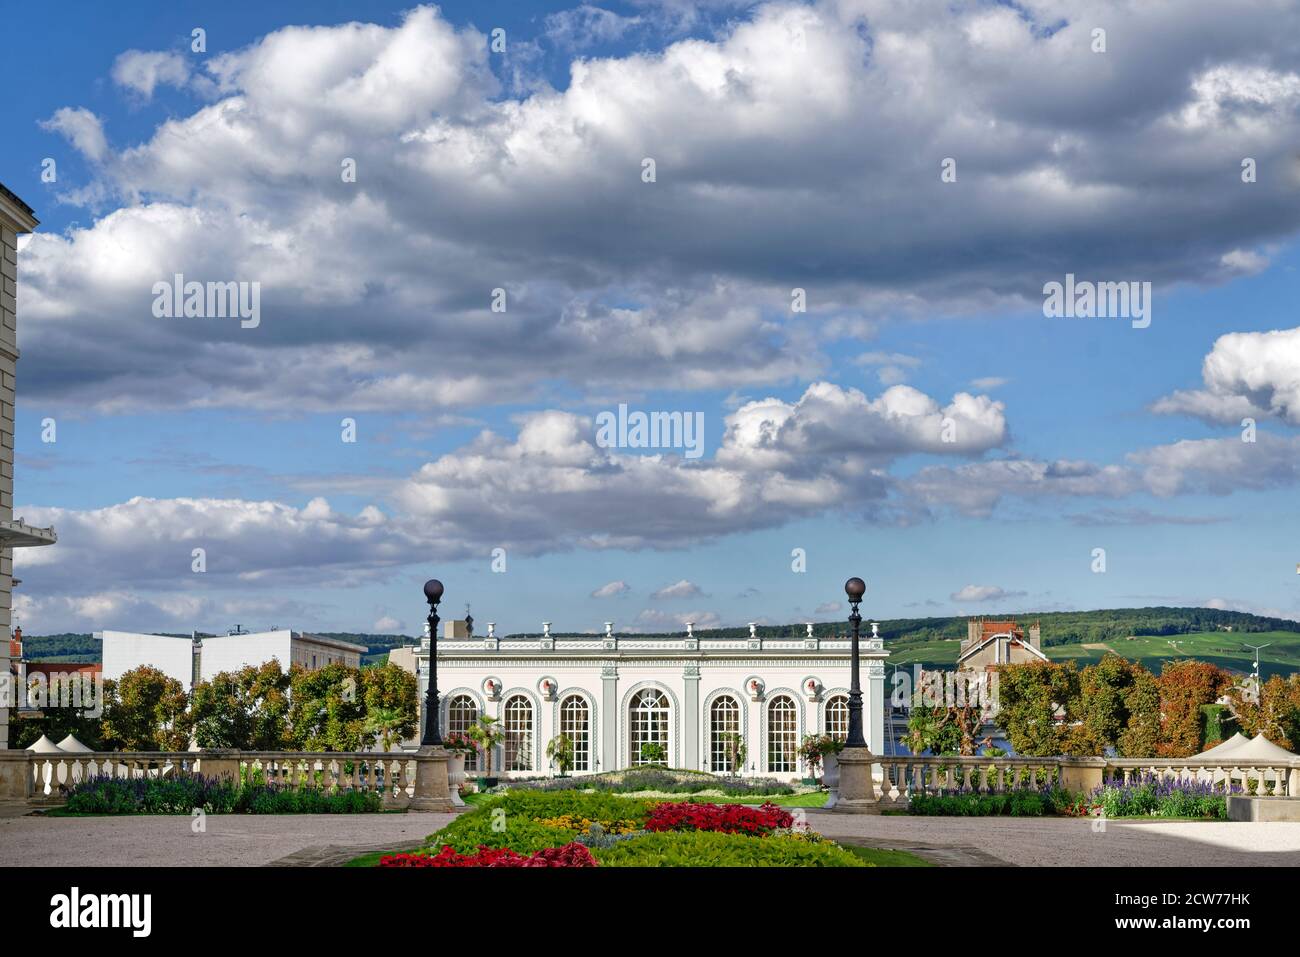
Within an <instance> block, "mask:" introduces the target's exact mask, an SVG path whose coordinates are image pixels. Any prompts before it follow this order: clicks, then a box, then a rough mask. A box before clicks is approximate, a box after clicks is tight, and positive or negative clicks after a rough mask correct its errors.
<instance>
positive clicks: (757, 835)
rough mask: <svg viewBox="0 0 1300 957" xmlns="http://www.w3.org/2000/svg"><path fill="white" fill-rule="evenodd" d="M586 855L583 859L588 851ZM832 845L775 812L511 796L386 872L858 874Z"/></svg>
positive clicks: (388, 861)
mask: <svg viewBox="0 0 1300 957" xmlns="http://www.w3.org/2000/svg"><path fill="white" fill-rule="evenodd" d="M579 848H580V849H581V850H579ZM863 863H864V862H863V861H862V860H861V858H859V857H858V856H857V855H854V854H853V853H851V852H849V851H846V850H844V849H843V848H841V847H840V846H839V845H837V844H835V843H834V842H833V841H827V840H823V839H822V838H821V837H820V836H819V835H817V834H815V833H813V832H810V831H806V830H795V829H794V816H793V815H792V814H790V813H789V812H788V811H786V810H784V809H782V808H779V807H775V806H773V805H770V804H768V805H764V806H763V807H761V808H753V807H745V806H742V805H738V804H723V805H718V804H703V803H698V804H697V803H693V802H674V801H655V800H644V799H634V798H623V797H616V796H614V795H609V794H585V793H582V792H577V791H554V792H545V791H537V790H528V791H510V792H508V793H506V794H503V795H499V796H496V797H492V798H490V799H489V800H487V801H485V802H484V803H483V804H481V805H479V806H478V807H477V808H476V809H475V810H473V811H470V812H468V813H465V814H462V815H461V816H460V817H458V818H457V819H456V820H454V821H453V822H452V823H450V824H448V825H447V826H446V827H445V828H443V829H442V830H441V831H438V832H437V833H436V834H433V835H431V836H430V837H429V840H428V847H427V848H426V849H425V850H423V851H420V852H417V853H415V854H411V855H390V856H388V857H387V858H385V859H384V863H383V866H385V867H571V866H572V867H591V866H593V865H595V864H599V865H601V866H611V867H647V866H664V867H741V866H773V867H776V866H791V867H805V866H807V867H840V866H845V867H859V866H863Z"/></svg>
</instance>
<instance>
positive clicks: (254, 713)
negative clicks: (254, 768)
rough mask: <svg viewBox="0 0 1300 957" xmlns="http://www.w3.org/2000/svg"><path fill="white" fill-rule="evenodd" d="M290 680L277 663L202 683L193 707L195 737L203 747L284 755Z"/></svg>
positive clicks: (213, 678) (192, 700)
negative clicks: (281, 753) (282, 753)
mask: <svg viewBox="0 0 1300 957" xmlns="http://www.w3.org/2000/svg"><path fill="white" fill-rule="evenodd" d="M290 682H291V676H290V675H289V674H286V673H285V672H284V671H282V670H281V669H280V662H279V661H277V660H275V659H272V660H271V661H268V662H266V663H265V664H263V665H260V666H253V665H245V666H244V667H243V668H241V669H240V670H239V671H236V672H233V673H232V672H224V671H223V672H221V673H220V674H217V675H214V676H213V677H212V678H211V679H210V680H208V681H203V682H200V683H199V684H198V685H197V686H196V687H195V689H194V693H193V695H192V698H191V703H190V713H191V719H192V721H193V724H194V737H195V740H196V741H197V742H198V744H199V747H202V748H248V749H251V750H254V751H279V750H283V749H285V748H287V747H288V746H289V741H288V738H289V725H288V718H289V688H290Z"/></svg>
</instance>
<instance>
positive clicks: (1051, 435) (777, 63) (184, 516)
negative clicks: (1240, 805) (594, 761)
mask: <svg viewBox="0 0 1300 957" xmlns="http://www.w3.org/2000/svg"><path fill="white" fill-rule="evenodd" d="M75 6H76V5H74V7H75ZM79 9H80V12H79V13H77V14H71V13H68V12H67V11H66V9H65V11H63V12H61V13H59V14H57V15H56V14H54V13H53V12H51V11H48V10H43V9H41V8H33V7H27V8H15V9H14V10H12V11H9V12H8V13H7V16H8V18H9V21H8V22H10V23H11V24H16V35H17V36H19V37H21V38H22V42H20V43H18V44H16V45H15V49H16V54H17V58H18V59H17V60H16V62H11V63H10V75H11V76H13V77H17V78H19V80H18V81H17V82H15V83H14V84H13V87H12V95H9V92H10V91H6V96H5V98H4V102H3V105H0V119H2V120H3V123H4V127H3V128H4V129H5V146H4V149H3V150H0V182H3V183H5V184H6V185H7V186H8V187H9V188H10V189H12V190H13V191H15V192H16V193H17V194H18V195H20V196H21V197H23V198H24V199H25V200H26V201H27V202H28V203H29V204H30V205H32V206H33V207H34V208H35V209H36V211H37V215H38V217H39V218H40V219H41V223H42V225H41V227H40V229H39V230H38V233H37V235H36V236H35V237H33V239H32V240H31V241H30V242H29V243H28V244H27V245H25V246H24V247H23V252H22V254H21V255H20V299H19V303H20V317H19V322H20V343H21V347H22V350H23V356H22V359H21V362H20V365H19V404H18V413H17V415H18V436H17V468H16V482H15V484H16V492H15V501H16V503H17V505H18V507H17V508H16V510H15V511H16V514H20V515H23V516H25V517H26V518H27V519H28V521H33V522H41V523H45V522H51V523H53V524H54V525H55V527H56V529H57V530H58V531H59V533H60V542H59V544H58V545H57V546H55V547H54V548H52V549H46V550H42V551H41V552H40V553H39V554H37V553H36V552H29V553H27V554H22V555H20V556H18V574H19V575H20V577H22V578H23V580H24V583H23V585H22V587H21V589H20V596H21V597H20V602H19V605H18V617H19V619H20V621H21V622H22V624H23V625H24V627H25V629H26V630H27V631H28V632H29V633H37V634H39V633H47V632H51V631H62V630H76V631H90V630H98V629H102V628H123V629H138V630H144V629H168V630H173V629H174V630H183V629H188V628H191V627H194V628H202V629H209V630H216V629H220V628H224V627H229V626H232V625H234V624H235V623H240V624H242V625H244V627H248V628H256V627H261V626H269V625H280V626H286V627H295V628H306V629H317V630H332V631H342V630H355V631H372V630H374V631H403V630H404V631H406V632H408V633H411V632H413V631H414V630H415V629H416V628H418V623H419V620H420V618H421V617H422V615H423V607H422V605H421V601H420V591H419V586H420V583H421V582H422V581H423V580H424V579H425V578H427V577H430V576H435V575H436V576H437V577H439V578H441V579H442V580H443V581H444V582H445V583H446V585H447V597H446V603H445V606H444V617H449V616H451V615H453V614H459V613H460V612H461V610H462V608H463V605H464V604H465V603H472V605H473V608H474V612H475V617H476V618H477V619H478V620H480V621H488V620H495V621H496V622H498V627H499V629H500V630H502V631H517V630H537V629H538V627H539V623H540V622H541V621H542V620H550V621H552V622H554V623H555V624H554V627H555V628H556V629H557V630H589V629H598V628H600V627H601V622H602V621H604V620H614V621H615V622H616V626H617V627H618V628H619V629H620V630H624V629H628V630H640V631H655V630H674V629H678V628H680V627H681V623H682V622H683V621H685V620H694V621H696V622H698V623H699V625H700V626H701V627H703V626H708V625H715V624H726V625H731V624H738V623H743V622H746V621H751V620H759V621H768V622H787V621H795V620H828V619H832V618H840V617H842V616H843V615H844V614H845V613H846V611H847V609H846V608H845V606H844V603H843V595H842V592H841V585H842V582H843V580H844V579H845V578H846V577H848V576H849V575H852V574H858V575H862V576H863V577H864V578H866V579H867V581H868V583H869V592H868V598H867V608H866V611H867V612H868V613H870V614H871V615H873V616H878V617H900V616H914V615H915V616H919V615H931V614H934V615H938V614H958V613H980V614H986V613H997V612H1005V611H1022V612H1030V611H1035V610H1038V611H1044V610H1058V609H1074V608H1096V607H1117V606H1132V605H1147V604H1192V605H1202V604H1209V605H1213V606H1215V607H1227V608H1236V609H1241V610H1251V611H1259V612H1262V613H1268V614H1276V615H1282V616H1287V617H1293V618H1300V595H1298V594H1297V590H1296V589H1297V586H1298V585H1300V579H1298V578H1297V576H1296V574H1295V567H1296V562H1297V561H1300V555H1298V554H1297V552H1296V550H1295V547H1294V542H1295V540H1296V532H1297V530H1298V529H1297V525H1298V524H1300V523H1298V522H1297V518H1296V509H1295V508H1294V504H1293V503H1294V501H1295V493H1296V482H1297V481H1300V469H1297V465H1298V464H1300V438H1298V437H1297V426H1298V425H1300V330H1297V329H1296V328H1295V327H1296V325H1297V323H1296V318H1295V306H1294V303H1295V299H1296V296H1295V292H1296V269H1297V265H1298V264H1300V251H1298V250H1297V248H1296V244H1295V234H1296V229H1297V227H1300V171H1298V170H1297V164H1296V161H1295V159H1294V156H1293V153H1294V150H1293V148H1292V147H1293V144H1294V142H1295V136H1294V134H1295V133H1296V132H1298V131H1300V76H1298V75H1297V69H1300V64H1297V63H1296V62H1295V54H1294V51H1293V50H1289V49H1288V48H1287V47H1286V45H1285V43H1283V42H1282V40H1281V39H1280V38H1281V37H1284V36H1286V35H1287V30H1288V24H1286V23H1281V22H1278V21H1277V20H1276V15H1275V14H1274V13H1270V12H1269V10H1268V7H1267V5H1266V4H1262V3H1259V4H1257V3H1251V2H1246V0H1241V2H1234V3H1228V4H1224V5H1222V9H1217V10H1214V11H1203V12H1198V13H1197V14H1195V15H1194V16H1189V15H1187V14H1186V12H1185V11H1182V12H1180V11H1178V10H1174V9H1173V8H1172V7H1168V8H1167V7H1166V6H1165V5H1162V4H1153V5H1151V6H1150V7H1148V8H1144V9H1143V10H1142V11H1137V12H1135V11H1132V10H1129V9H1128V8H1127V7H1124V6H1122V5H1116V6H1112V5H1108V4H1091V5H1087V4H1076V3H1071V2H1058V0H1042V2H1035V3H1028V4H1024V5H1019V6H1017V7H1015V8H1012V7H1009V6H1006V5H1001V4H979V3H969V4H956V5H952V4H939V5H935V6H933V8H930V7H928V5H926V4H910V5H899V4H887V3H877V2H873V0H863V2H859V3H854V2H849V0H844V2H837V3H823V4H813V5H801V4H755V5H747V4H740V3H732V4H719V5H712V4H706V5H702V6H700V7H695V6H694V5H671V4H667V5H665V4H654V3H649V2H647V3H643V4H635V5H633V4H605V5H602V6H600V7H596V6H581V7H573V6H566V5H562V4H555V5H550V4H530V5H524V4H515V3H510V4H507V3H475V4H472V5H470V4H459V3H447V4H443V5H442V6H441V8H440V10H439V9H437V8H432V7H422V8H410V7H407V6H401V5H396V6H391V7H390V6H386V5H382V4H367V5H365V6H364V8H361V7H359V6H358V5H356V4H346V3H338V2H313V3H311V4H275V5H270V4H245V3H233V4H227V5H222V6H220V7H215V6H213V7H211V8H209V7H208V5H201V4H170V5H167V6H166V7H165V8H158V9H155V8H154V7H153V6H152V5H149V6H146V5H143V4H141V5H134V4H128V5H124V6H118V7H115V8H114V9H113V10H111V11H106V10H104V9H101V8H100V5H97V4H84V5H81V6H80V8H79ZM74 21H75V23H76V24H77V26H76V28H75V29H69V23H70V22H74ZM1098 23H1104V24H1105V29H1106V30H1107V37H1106V40H1107V49H1106V50H1105V51H1104V52H1097V51H1094V50H1093V49H1092V45H1093V44H1094V42H1095V41H1094V40H1093V38H1092V30H1093V29H1095V27H1096V25H1097V24H1098ZM349 24H352V25H349ZM1228 25H1231V29H1229V28H1228ZM1291 26H1294V24H1291ZM195 27H201V28H203V29H204V30H205V31H206V37H207V49H206V51H205V52H201V53H196V52H194V51H193V50H192V49H191V42H190V36H191V30H192V29H194V28H195ZM307 28H315V29H307ZM497 28H500V29H504V30H505V36H506V50H505V52H504V53H502V52H494V51H492V49H491V47H490V44H491V35H492V31H493V30H494V29H497ZM344 157H352V158H354V159H356V160H357V169H358V177H357V181H356V182H355V183H345V182H342V181H341V179H340V176H339V173H338V169H339V163H340V161H341V160H342V159H343V158H344ZM645 157H653V158H654V159H655V160H656V163H657V178H656V181H655V182H653V183H646V182H644V181H643V180H642V178H641V172H642V161H643V159H644V158H645ZM945 157H955V158H956V160H957V168H958V176H957V180H956V182H953V183H943V182H941V180H940V166H941V162H942V160H943V159H944V158H945ZM1242 157H1252V158H1253V159H1254V160H1255V161H1256V163H1257V164H1258V169H1259V175H1258V180H1257V181H1256V182H1254V183H1250V184H1245V183H1243V182H1242V181H1241V176H1240V171H1239V164H1240V159H1241V158H1242ZM47 158H52V159H53V160H54V161H55V162H56V164H57V171H58V179H57V181H56V182H53V183H50V182H44V181H43V180H42V175H41V174H42V168H43V166H42V164H43V161H44V160H46V159H47ZM175 272H184V273H185V275H186V277H187V278H189V279H199V280H201V281H204V280H213V281H236V282H239V281H257V282H259V283H260V284H261V288H262V296H263V300H262V304H263V305H262V318H261V324H260V325H259V326H258V327H257V328H255V329H247V330H243V329H240V328H239V327H238V325H237V324H236V323H232V322H231V321H230V320H225V319H219V318H212V319H188V320H186V319H163V318H158V317H155V316H154V315H152V314H151V313H150V303H151V301H152V299H153V296H152V293H151V287H152V285H153V283H154V282H156V281H160V280H162V281H167V280H170V279H171V276H172V275H173V274H174V273H175ZM1067 272H1072V273H1075V274H1077V275H1078V276H1079V277H1080V278H1085V277H1086V278H1089V279H1091V280H1094V281H1099V282H1100V281H1124V282H1127V281H1147V282H1151V283H1152V285H1153V289H1154V293H1153V295H1154V300H1153V301H1154V305H1153V321H1152V323H1151V325H1150V327H1149V328H1145V329H1134V328H1132V327H1131V325H1130V323H1129V321H1128V320H1127V319H1122V318H1121V319H1113V318H1097V319H1049V318H1046V317H1045V316H1044V315H1043V309H1042V302H1043V300H1042V292H1041V289H1042V285H1043V284H1044V283H1045V282H1048V281H1051V280H1059V279H1061V278H1062V277H1063V276H1064V275H1065V274H1066V273H1067ZM496 287H502V288H505V289H506V290H507V294H508V301H509V303H510V305H509V306H508V308H507V311H506V312H505V313H504V314H494V313H493V312H492V311H491V309H490V308H489V306H488V303H489V300H490V296H491V290H492V289H493V288H496ZM795 287H799V288H802V289H805V290H806V292H807V298H808V303H809V306H808V311H807V312H806V313H794V312H792V311H791V309H790V290H791V289H792V288H795ZM1207 357H1208V363H1207ZM1203 363H1207V364H1206V374H1205V376H1203V369H1202V366H1203ZM962 396H965V398H962ZM619 403H627V404H628V405H629V406H630V407H632V408H634V409H641V410H646V411H654V410H661V411H672V410H677V411H689V412H695V413H699V414H702V415H703V420H704V425H705V436H706V444H705V454H704V456H703V458H702V459H700V460H699V461H697V462H691V461H688V460H685V459H683V458H682V456H681V453H680V451H677V450H672V449H669V450H658V449H603V448H600V447H598V446H597V445H596V444H595V433H594V429H593V427H592V420H593V419H594V418H595V416H596V415H597V414H598V413H600V412H601V411H604V410H609V409H614V408H616V407H617V406H618V404H619ZM1243 410H1244V411H1243ZM1246 414H1249V415H1250V417H1252V418H1254V419H1256V421H1257V428H1258V441H1256V442H1253V443H1247V442H1243V441H1242V440H1241V433H1242V429H1241V426H1240V422H1241V419H1242V418H1243V416H1244V415H1246ZM345 417H350V418H352V419H355V421H356V423H357V441H356V442H355V443H348V442H343V441H341V440H340V432H341V428H340V423H341V420H342V419H343V418H345ZM47 418H53V419H54V420H55V421H56V423H57V441H55V442H53V443H49V442H43V441H42V434H41V432H42V421H43V420H45V419H47ZM947 419H951V420H953V421H954V422H955V425H956V436H957V438H956V441H955V442H953V443H945V442H941V441H940V439H939V438H938V433H939V430H940V428H941V424H942V422H943V421H945V420H947ZM196 547H201V548H204V549H205V550H206V556H207V570H206V571H205V572H203V573H202V574H198V573H195V572H194V571H193V570H192V567H191V566H192V563H191V554H192V549H193V548H196ZM496 548H502V549H505V554H506V567H505V571H504V572H495V571H493V566H492V560H493V559H492V556H493V550H494V549H496ZM1096 548H1104V549H1105V551H1106V559H1107V567H1106V571H1105V573H1104V574H1098V573H1095V572H1094V571H1093V570H1092V564H1093V550H1094V549H1096ZM795 549H802V550H803V551H804V553H805V554H806V571H802V572H797V571H794V570H792V551H793V550H795ZM498 567H499V566H498ZM619 583H621V585H620V584H619ZM674 585H676V586H677V587H675V588H673V589H672V590H671V591H668V592H666V593H664V594H659V595H656V592H660V591H663V590H664V589H667V588H668V587H669V586H674ZM602 588H603V589H604V592H605V593H607V594H606V596H605V597H595V595H594V594H593V593H598V592H600V590H601V589H602Z"/></svg>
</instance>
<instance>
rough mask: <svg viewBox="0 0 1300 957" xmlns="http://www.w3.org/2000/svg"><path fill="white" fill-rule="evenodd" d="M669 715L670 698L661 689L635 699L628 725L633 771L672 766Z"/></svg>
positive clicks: (641, 694) (642, 692)
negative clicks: (641, 766) (665, 765)
mask: <svg viewBox="0 0 1300 957" xmlns="http://www.w3.org/2000/svg"><path fill="white" fill-rule="evenodd" d="M668 713H669V707H668V696H667V695H666V694H664V693H663V692H662V691H659V690H658V689H657V688H646V689H644V690H642V691H638V692H637V693H636V694H635V695H634V696H633V698H632V704H631V707H630V708H629V709H628V723H627V726H628V729H629V744H630V745H631V753H630V754H629V755H628V757H629V758H630V759H631V764H632V766H633V767H635V766H636V765H638V764H667V763H668V757H669V755H668Z"/></svg>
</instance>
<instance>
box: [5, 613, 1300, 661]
mask: <svg viewBox="0 0 1300 957" xmlns="http://www.w3.org/2000/svg"><path fill="white" fill-rule="evenodd" d="M989 617H992V618H1004V617H1014V618H1015V619H1016V620H1017V621H1019V622H1021V623H1022V624H1028V623H1031V622H1035V621H1037V622H1039V623H1040V624H1041V625H1042V635H1043V645H1044V648H1045V650H1046V651H1047V653H1048V655H1049V656H1050V657H1052V658H1078V659H1081V661H1080V663H1081V664H1082V663H1085V662H1084V660H1083V659H1091V658H1099V657H1101V655H1103V654H1105V652H1106V651H1107V650H1112V649H1113V650H1114V651H1116V652H1117V653H1119V654H1123V655H1125V656H1126V657H1130V658H1142V659H1143V660H1147V659H1151V660H1156V659H1160V658H1167V657H1175V656H1187V657H1197V658H1204V659H1205V660H1212V661H1220V662H1221V663H1223V664H1224V666H1225V667H1235V668H1237V669H1239V670H1245V667H1244V666H1243V662H1246V661H1248V660H1253V657H1254V652H1253V651H1249V650H1248V649H1246V648H1244V644H1245V642H1250V643H1251V644H1256V645H1260V644H1265V643H1269V644H1271V645H1272V647H1270V648H1267V649H1265V650H1264V652H1263V653H1262V654H1261V660H1262V661H1263V662H1265V663H1266V667H1265V668H1264V669H1263V670H1264V672H1265V674H1266V675H1267V674H1269V673H1270V667H1268V665H1270V664H1271V665H1273V666H1276V668H1277V669H1279V670H1283V671H1292V670H1300V622H1296V621H1291V620H1289V619H1284V618H1264V617H1261V616H1259V615H1251V614H1247V613H1245V612H1239V611H1219V610H1217V609H1214V608H1164V607H1156V608H1113V609H1104V610H1099V611H1067V612H1044V613H1041V614H1039V613H1036V612H1029V613H1020V614H1017V615H991V616H989ZM867 621H870V619H869V618H868V619H867ZM879 624H880V635H881V637H882V638H884V639H885V641H886V645H887V647H888V648H889V650H890V651H891V653H892V654H891V661H892V662H895V663H907V664H910V663H912V662H920V663H922V664H928V665H946V664H951V663H952V662H954V661H956V658H957V647H958V645H959V643H960V640H961V639H962V638H965V637H966V618H965V617H956V616H952V617H945V618H892V619H881V620H880V622H879ZM847 629H848V623H847V622H845V621H824V622H818V623H816V624H814V625H813V634H815V635H817V636H818V637H822V638H827V637H831V636H833V635H843V634H845V633H846V631H847ZM1229 629H1231V630H1229ZM757 631H758V634H759V635H760V636H761V637H764V638H782V637H793V636H801V635H803V634H805V633H806V627H805V625H803V624H801V623H794V624H789V625H760V626H759V627H758V629H757ZM863 632H864V633H865V634H870V632H871V629H870V627H869V625H866V624H865V623H864V628H863ZM317 634H321V635H325V636H327V637H330V638H339V639H342V640H343V641H351V642H354V643H355V644H358V645H365V646H366V647H367V648H368V649H369V650H368V651H367V653H366V654H365V655H364V656H363V658H362V664H365V665H373V664H381V663H383V662H384V661H385V660H387V657H388V652H389V651H390V650H391V649H393V648H399V647H401V646H403V645H413V644H416V643H417V641H418V639H416V638H412V637H410V636H407V635H371V634H365V633H361V632H347V631H335V632H317ZM552 634H553V635H554V636H555V637H574V636H577V635H580V634H581V633H580V632H552ZM676 634H680V632H677V633H676ZM696 634H699V635H708V636H713V637H722V638H741V637H744V636H746V635H748V634H749V629H748V628H745V627H741V628H713V629H707V630H705V629H701V630H698V631H697V632H696ZM537 636H538V634H537V633H536V632H534V633H531V634H516V635H509V636H507V637H511V638H522V637H537ZM664 636H665V635H660V636H653V635H647V636H646V637H664ZM1180 636H1184V637H1183V638H1180ZM1129 639H1145V640H1135V641H1130V640H1129ZM1171 640H1173V641H1176V642H1178V643H1177V644H1170V643H1169V642H1170V641H1171ZM23 642H24V649H25V652H26V654H27V656H28V657H29V658H35V659H39V660H43V661H68V662H85V661H98V660H99V654H100V647H99V642H97V641H95V640H94V639H93V638H91V636H90V635H78V634H62V635H44V636H40V637H27V636H25V637H24V638H23ZM1107 646H1108V647H1107ZM1148 666H1150V665H1148ZM1156 670H1159V668H1158V665H1157V669H1156Z"/></svg>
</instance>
